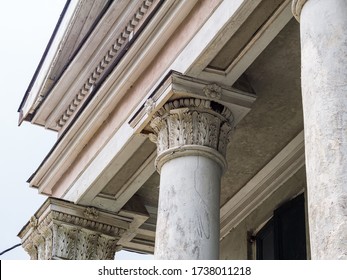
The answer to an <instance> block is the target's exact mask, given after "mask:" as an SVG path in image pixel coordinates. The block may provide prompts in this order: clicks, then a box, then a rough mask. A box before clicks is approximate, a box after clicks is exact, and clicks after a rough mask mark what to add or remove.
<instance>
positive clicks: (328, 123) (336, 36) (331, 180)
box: [294, 0, 347, 259]
mask: <svg viewBox="0 0 347 280" xmlns="http://www.w3.org/2000/svg"><path fill="white" fill-rule="evenodd" d="M295 2H302V3H301V4H303V6H302V10H301V14H300V33H301V34H300V36H301V58H302V73H301V75H302V98H303V110H304V125H305V150H306V172H307V191H308V217H309V231H310V244H311V257H312V259H347V1H345V0H329V1H326V0H308V1H295ZM295 2H294V3H295Z"/></svg>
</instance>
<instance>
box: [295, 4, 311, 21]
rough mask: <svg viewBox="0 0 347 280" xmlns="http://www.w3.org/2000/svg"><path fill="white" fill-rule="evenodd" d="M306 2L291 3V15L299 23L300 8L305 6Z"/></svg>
mask: <svg viewBox="0 0 347 280" xmlns="http://www.w3.org/2000/svg"><path fill="white" fill-rule="evenodd" d="M307 1H308V0H293V2H292V13H293V15H294V17H295V18H296V20H297V21H299V22H300V14H301V10H302V7H303V6H304V5H305V3H306V2H307Z"/></svg>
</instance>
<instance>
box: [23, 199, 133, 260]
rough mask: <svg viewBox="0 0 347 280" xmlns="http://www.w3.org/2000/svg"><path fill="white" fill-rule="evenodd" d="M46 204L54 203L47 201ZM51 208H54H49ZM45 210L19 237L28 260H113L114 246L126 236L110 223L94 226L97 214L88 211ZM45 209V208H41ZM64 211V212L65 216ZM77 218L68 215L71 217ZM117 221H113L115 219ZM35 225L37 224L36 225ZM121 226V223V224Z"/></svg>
mask: <svg viewBox="0 0 347 280" xmlns="http://www.w3.org/2000/svg"><path fill="white" fill-rule="evenodd" d="M49 202H53V203H54V200H52V199H50V200H49ZM52 205H53V204H52ZM66 205H68V206H69V208H66V209H58V210H57V209H54V207H55V205H53V206H54V207H53V209H52V208H51V209H49V210H48V208H46V209H45V211H43V213H42V215H41V216H38V217H35V216H34V218H31V219H30V222H29V223H28V225H27V226H26V227H24V228H23V230H22V231H21V233H20V234H19V237H21V238H22V246H23V248H24V249H25V250H26V251H27V252H28V254H29V255H30V258H31V259H38V260H49V259H75V260H91V259H100V260H104V259H113V258H114V254H115V252H116V249H117V242H118V240H119V239H120V238H121V236H122V235H123V234H124V233H125V232H126V230H127V226H126V224H125V226H124V227H118V226H115V225H114V224H111V223H106V222H96V221H95V220H96V219H97V218H100V217H99V215H100V211H99V210H96V209H95V208H92V207H88V208H85V209H84V211H83V212H82V213H83V214H82V215H80V214H77V213H80V212H81V211H80V210H81V209H80V208H81V206H79V209H76V210H74V211H71V210H70V209H71V208H72V206H71V205H70V204H66ZM44 206H45V207H47V203H46V205H45V204H44ZM65 210H66V212H65ZM74 212H75V213H76V214H71V213H74ZM115 218H116V217H115ZM35 221H36V222H35ZM122 222H123V221H122Z"/></svg>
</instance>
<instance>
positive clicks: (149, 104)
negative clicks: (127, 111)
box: [144, 98, 155, 114]
mask: <svg viewBox="0 0 347 280" xmlns="http://www.w3.org/2000/svg"><path fill="white" fill-rule="evenodd" d="M144 107H145V110H146V113H147V114H150V113H152V112H153V111H154V108H155V102H154V100H153V98H148V99H147V100H146V102H145V104H144Z"/></svg>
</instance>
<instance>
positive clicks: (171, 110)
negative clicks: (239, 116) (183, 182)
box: [149, 98, 233, 172]
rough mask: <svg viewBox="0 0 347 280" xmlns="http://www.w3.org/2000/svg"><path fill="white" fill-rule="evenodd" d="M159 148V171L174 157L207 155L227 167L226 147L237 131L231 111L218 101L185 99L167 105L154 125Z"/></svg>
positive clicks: (157, 160)
mask: <svg viewBox="0 0 347 280" xmlns="http://www.w3.org/2000/svg"><path fill="white" fill-rule="evenodd" d="M150 127H151V128H152V130H153V133H152V134H150V135H149V138H150V140H151V141H153V142H155V143H156V144H157V159H156V163H155V165H156V168H157V170H158V172H160V169H161V166H162V165H163V164H164V163H165V162H166V161H168V160H170V159H171V158H174V157H179V156H183V155H204V156H207V157H210V158H213V159H214V160H216V161H217V162H219V164H220V165H221V167H222V169H225V167H226V160H225V153H226V147H227V144H228V142H229V139H230V137H231V132H232V130H233V115H232V113H231V111H230V110H229V109H228V108H227V107H225V106H223V105H222V104H219V103H217V102H214V101H210V100H206V99H199V98H181V99H176V100H173V101H170V102H167V103H166V104H165V105H164V106H163V107H162V108H160V109H159V110H158V111H157V112H156V113H155V114H154V116H153V118H152V121H151V123H150Z"/></svg>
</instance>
